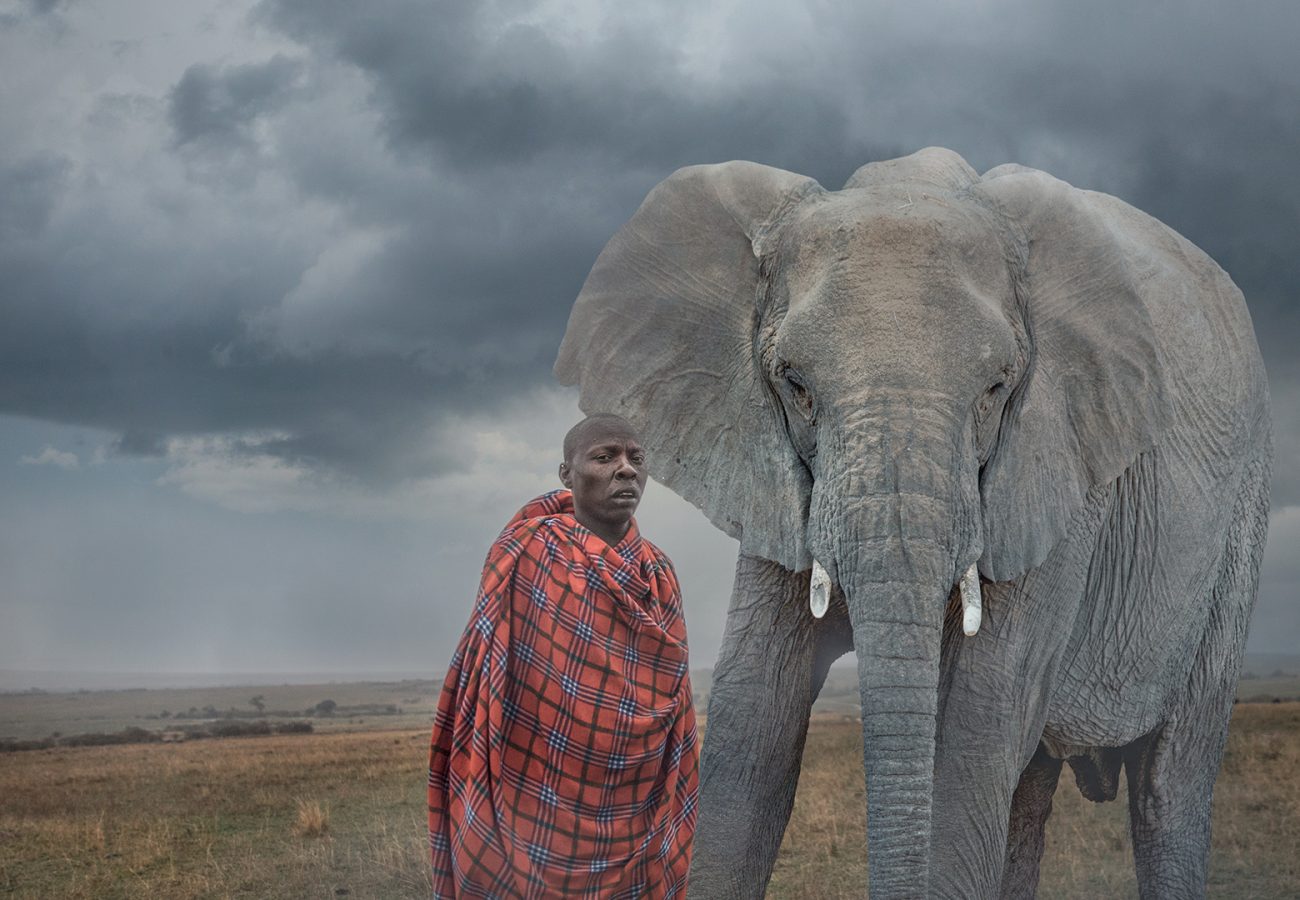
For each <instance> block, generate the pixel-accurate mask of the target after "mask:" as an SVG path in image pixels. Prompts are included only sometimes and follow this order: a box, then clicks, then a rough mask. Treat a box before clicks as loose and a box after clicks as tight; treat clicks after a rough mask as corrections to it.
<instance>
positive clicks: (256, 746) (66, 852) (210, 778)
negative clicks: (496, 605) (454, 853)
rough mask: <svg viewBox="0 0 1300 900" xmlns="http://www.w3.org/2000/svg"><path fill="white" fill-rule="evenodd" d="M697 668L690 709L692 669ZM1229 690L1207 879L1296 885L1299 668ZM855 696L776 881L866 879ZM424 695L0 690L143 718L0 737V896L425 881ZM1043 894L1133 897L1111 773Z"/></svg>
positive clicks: (1073, 810) (1216, 886)
mask: <svg viewBox="0 0 1300 900" xmlns="http://www.w3.org/2000/svg"><path fill="white" fill-rule="evenodd" d="M694 679H695V682H696V689H697V693H698V694H699V695H700V698H699V701H698V702H699V706H700V708H701V709H703V708H704V705H705V703H704V700H705V698H704V695H705V694H707V685H708V679H707V674H706V673H703V672H701V673H698V674H696V675H695V676H694ZM1239 693H1240V696H1241V698H1242V700H1243V702H1240V703H1238V704H1237V706H1236V707H1235V709H1234V715H1233V720H1232V728H1231V733H1230V737H1229V741H1228V747H1227V753H1226V757H1225V760H1224V765H1223V770H1222V772H1221V774H1220V776H1219V781H1218V786H1217V788H1216V791H1215V799H1214V819H1213V829H1214V844H1213V849H1212V854H1211V860H1210V885H1209V894H1210V896H1211V897H1232V898H1237V897H1242V898H1294V897H1300V702H1297V699H1296V698H1297V697H1300V677H1297V675H1296V674H1295V673H1293V672H1281V671H1278V672H1274V673H1273V674H1272V675H1270V676H1260V677H1254V678H1250V679H1247V680H1243V681H1242V684H1241V690H1240V692H1239ZM853 694H854V689H853V685H852V677H851V673H847V672H841V673H839V674H838V675H833V676H832V679H831V681H830V682H829V683H828V685H827V687H826V689H825V691H824V692H823V696H822V699H821V700H819V703H818V707H817V710H816V712H815V714H814V719H813V723H812V726H811V728H810V731H809V737H808V745H807V750H806V752H805V755H804V763H803V772H802V775H801V778H800V782H799V790H798V795H797V798H796V802H795V808H794V813H793V815H792V816H791V819H790V824H789V827H788V828H787V830H786V836H785V841H784V843H783V845H782V848H781V854H780V857H779V859H778V861H777V864H776V870H775V872H774V874H773V877H772V882H771V885H770V887H769V890H768V896H769V897H773V898H819V900H820V898H828V900H834V898H841V897H844V898H847V897H861V896H862V894H863V888H862V885H865V883H866V874H867V872H866V868H867V862H866V838H865V824H866V823H865V820H864V816H863V808H864V796H865V785H864V782H863V775H862V766H861V763H860V755H859V754H860V751H861V732H860V726H859V724H858V722H857V718H856V704H855V703H854V699H853ZM435 700H436V684H434V683H433V682H427V681H426V682H392V683H366V684H328V685H326V684H322V685H292V686H289V685H285V686H267V687H262V688H250V687H239V688H191V689H185V690H172V691H163V690H148V691H143V690H137V691H104V692H100V691H96V692H74V693H48V694H46V693H38V692H23V693H9V694H0V738H13V739H15V740H11V741H9V742H8V744H9V746H10V747H11V748H12V747H14V746H16V745H17V740H16V739H24V740H31V739H35V738H41V737H46V738H48V736H49V735H50V734H51V732H55V731H57V732H60V733H61V735H73V734H77V733H85V732H87V731H94V732H100V733H120V731H121V730H125V729H138V730H143V731H148V732H155V733H156V735H157V736H156V737H155V736H151V738H152V739H150V740H148V741H147V742H143V743H121V744H112V745H105V746H68V745H64V744H60V743H58V741H57V740H56V741H55V742H53V743H52V745H51V746H48V747H45V748H44V749H27V750H12V752H4V753H0V896H5V897H15V898H19V897H22V898H37V897H39V898H135V897H149V898H200V897H201V898H209V897H211V898H224V897H252V898H314V897H320V898H328V897H350V898H370V897H374V898H390V897H391V898H406V897H412V898H415V897H427V896H429V887H428V877H427V856H426V850H425V846H426V845H425V808H424V807H425V804H424V774H425V765H426V761H427V745H428V722H429V720H430V717H431V715H432V710H433V704H434V702H435ZM252 701H256V702H252ZM1247 701H1249V702H1247ZM1274 701H1277V702H1274ZM164 712H166V713H167V715H166V716H163V715H162V713H164ZM209 713H216V715H215V716H212V715H209ZM280 719H283V720H285V721H296V722H310V723H311V725H312V731H311V732H309V733H285V734H276V733H271V734H266V735H260V736H250V737H203V738H195V737H190V739H186V740H181V739H179V735H181V734H183V733H184V732H186V731H187V730H188V731H189V733H190V734H191V735H193V734H199V733H204V732H205V731H206V729H207V726H211V725H212V724H213V723H217V722H221V721H230V720H237V721H253V722H257V721H269V722H271V723H272V724H273V725H274V724H275V723H276V722H277V720H280ZM706 727H707V725H706ZM218 730H219V729H218ZM271 730H272V731H273V732H274V730H275V729H274V728H272V729H271ZM300 731H301V728H300ZM163 732H167V733H168V734H169V735H170V739H169V740H168V742H165V743H164V742H162V741H161V740H160V739H159V738H160V736H161V734H162V733H163ZM133 734H136V736H137V737H138V731H136V732H133ZM38 743H39V742H38ZM0 745H2V744H0ZM1039 896H1040V897H1044V898H1057V897H1063V898H1075V897H1078V898H1084V897H1086V898H1097V897H1135V896H1136V885H1135V882H1134V877H1133V870H1132V848H1131V844H1130V840H1129V835H1128V815H1127V802H1126V799H1125V796H1124V788H1123V786H1122V782H1121V788H1120V795H1119V797H1118V798H1117V799H1116V800H1115V801H1113V802H1111V803H1105V804H1093V803H1091V802H1089V801H1087V800H1085V799H1084V798H1083V797H1082V796H1081V795H1080V794H1079V791H1078V789H1077V788H1076V787H1075V786H1074V783H1073V779H1072V778H1071V776H1070V771H1069V769H1068V768H1066V769H1065V770H1063V773H1062V777H1061V783H1060V787H1059V788H1058V790H1057V794H1056V800H1055V806H1054V811H1053V815H1052V818H1051V820H1050V822H1049V824H1048V831H1047V849H1046V853H1045V855H1044V859H1043V865H1042V881H1041V883H1040V888H1039Z"/></svg>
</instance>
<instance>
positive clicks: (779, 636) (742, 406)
mask: <svg viewBox="0 0 1300 900" xmlns="http://www.w3.org/2000/svg"><path fill="white" fill-rule="evenodd" d="M556 373H557V375H558V376H559V378H560V380H561V381H563V382H565V383H570V384H571V383H578V384H580V385H581V405H582V407H583V409H585V410H588V411H596V410H605V411H610V412H616V413H618V414H620V415H623V416H625V417H626V418H628V419H629V420H630V421H631V422H632V423H633V424H634V425H635V426H636V427H637V428H638V430H639V431H640V433H641V435H642V437H643V439H644V443H645V445H646V446H647V449H648V450H649V453H650V465H651V471H652V474H653V475H654V476H655V477H656V478H657V479H659V480H660V481H663V482H664V483H666V484H668V485H669V486H670V487H672V488H673V489H674V490H676V491H677V492H678V493H680V494H681V495H682V496H683V497H685V498H686V499H687V500H689V501H691V502H692V503H694V504H696V505H697V506H699V507H700V508H701V509H702V510H704V512H705V513H706V514H707V515H708V516H709V518H710V519H711V520H712V521H713V522H714V523H715V524H716V525H717V526H718V527H720V528H722V529H723V530H725V531H726V532H728V533H729V534H731V535H733V536H735V537H738V538H739V539H740V544H741V554H740V558H739V562H738V564H737V569H736V581H735V591H734V595H733V597H732V602H731V609H730V611H729V613H728V617H727V627H726V637H725V640H724V645H723V648H722V651H721V655H720V658H719V661H718V665H717V668H716V670H715V674H714V682H713V693H712V697H711V699H710V703H709V709H708V713H709V715H708V729H707V736H706V739H705V744H704V750H703V757H702V786H701V798H700V820H699V826H698V830H697V832H696V841H695V859H694V866H693V869H692V872H691V894H692V896H695V897H703V898H717V897H758V896H761V894H762V892H763V889H764V886H765V885H766V883H767V880H768V878H769V876H770V874H771V870H772V864H773V861H774V860H775V857H776V852H777V848H778V845H779V844H780V841H781V837H782V833H783V831H784V829H785V824H786V821H787V819H788V817H789V812H790V807H791V804H792V802H793V798H794V793H795V785H796V782H797V780H798V775H799V763H800V757H801V754H802V752H803V744H804V738H805V735H806V731H807V723H808V713H809V708H810V706H811V704H812V702H813V700H814V699H815V698H816V696H817V692H818V690H819V689H820V688H821V685H822V682H823V680H824V678H825V675H826V669H827V666H828V665H829V664H830V663H831V662H832V661H833V660H834V659H836V658H837V657H839V656H841V655H842V654H844V653H845V652H847V651H848V650H849V649H850V648H852V649H854V650H856V651H857V655H858V675H859V680H860V684H861V694H862V711H863V718H862V729H863V737H864V742H865V749H864V764H865V767H866V776H867V822H868V829H867V834H868V848H869V861H870V890H871V896H872V897H874V898H878V900H882V898H891V897H926V896H935V897H954V898H966V900H969V898H978V897H994V896H1006V897H1027V896H1032V895H1033V893H1034V890H1035V886H1036V884H1037V879H1038V862H1039V857H1040V855H1041V851H1042V843H1043V824H1044V821H1045V820H1046V818H1047V815H1048V813H1049V812H1050V809H1051V800H1052V792H1053V791H1054V789H1055V787H1056V783H1057V778H1058V775H1059V773H1060V769H1061V764H1062V761H1068V762H1069V764H1070V765H1071V767H1072V768H1073V770H1074V773H1075V777H1076V779H1077V780H1078V781H1079V784H1080V786H1081V788H1082V790H1083V791H1084V793H1085V794H1086V795H1087V796H1089V797H1091V798H1092V799H1094V800H1102V799H1111V798H1113V797H1114V796H1115V790H1116V787H1117V784H1118V779H1119V775H1120V771H1121V768H1122V769H1123V771H1124V772H1125V774H1126V776H1127V778H1128V784H1129V796H1130V798H1131V800H1130V812H1131V817H1132V829H1133V844H1134V851H1135V856H1136V860H1137V870H1138V881H1139V884H1140V886H1141V891H1142V896H1144V897H1188V896H1200V895H1202V894H1203V893H1204V889H1205V888H1204V885H1205V864H1206V855H1207V850H1208V845H1209V821H1210V799H1211V793H1212V790H1213V785H1214V779H1215V776H1216V774H1217V772H1218V769H1219V763H1220V759H1221V755H1222V750H1223V743H1224V739H1225V737H1226V728H1227V721H1228V716H1229V713H1230V710H1231V704H1232V696H1233V691H1234V687H1235V685H1236V682H1237V675H1238V669H1239V666H1240V662H1241V653H1242V646H1243V643H1244V641H1245V637H1246V629H1247V622H1248V620H1249V617H1250V611H1251V607H1252V605H1253V602H1254V598H1255V588H1256V582H1257V573H1258V568H1259V559H1260V555H1261V552H1262V549H1263V543H1264V535H1265V528H1266V525H1267V506H1268V498H1267V493H1268V488H1267V485H1268V472H1269V462H1270V439H1269V416H1268V398H1267V388H1266V385H1265V381H1264V371H1263V367H1262V364H1261V361H1260V357H1259V351H1258V348H1257V345H1256V342H1255V338H1254V334H1253V331H1252V328H1251V323H1250V318H1249V315H1248V314H1247V311H1246V307H1245V304H1244V303H1243V301H1242V297H1241V294H1240V292H1239V291H1238V290H1237V289H1236V288H1235V287H1234V286H1233V284H1232V283H1231V281H1230V280H1229V279H1228V277H1227V275H1225V274H1224V272H1223V271H1222V270H1221V269H1219V268H1218V266H1216V265H1215V264H1214V263H1213V262H1212V261H1211V260H1210V259H1209V258H1207V257H1206V256H1205V255H1204V254H1203V253H1202V252H1201V251H1199V250H1198V249H1197V248H1196V247H1194V246H1192V245H1191V244H1190V243H1188V242H1187V241H1186V240H1185V239H1183V238H1181V237H1180V236H1178V235H1177V234H1175V233H1173V232H1172V231H1170V230H1169V229H1168V228H1166V227H1165V226H1163V225H1161V224H1160V223H1159V222H1156V221H1155V220H1153V219H1151V218H1150V217H1148V216H1146V215H1144V214H1143V213H1141V212H1138V211H1137V210H1135V209H1133V208H1131V207H1129V206H1127V205H1125V204H1124V203H1122V202H1120V201H1119V200H1116V199H1114V198H1113V197H1109V196H1105V195H1102V194H1095V193H1090V192H1087V191H1080V190H1076V189H1075V188H1072V187H1071V186H1069V185H1067V184H1065V183H1063V182H1061V181H1058V180H1056V179H1054V178H1052V177H1050V176H1048V175H1046V174H1044V173H1041V172H1037V171H1033V170H1029V169H1025V168H1022V167H1019V166H1001V167H999V168H997V169H994V170H992V171H990V172H987V173H985V174H984V175H983V176H982V177H981V176H978V175H977V174H976V173H975V172H974V171H973V170H972V169H971V168H970V167H969V166H968V165H967V164H966V163H965V161H963V160H962V159H961V158H960V157H959V156H957V155H956V154H954V153H951V152H949V151H946V150H938V149H930V150H924V151H921V152H919V153H916V154H914V155H912V156H908V157H905V158H902V159H897V160H891V161H888V162H880V163H872V164H870V165H867V166H864V167H863V168H862V169H860V170H859V171H858V172H857V173H855V174H854V176H853V177H852V178H851V179H850V180H849V182H848V183H847V184H846V185H845V187H844V189H843V190H840V191H834V192H832V191H826V190H824V189H823V188H822V187H821V186H820V185H818V184H817V183H816V182H814V181H812V180H811V179H808V178H804V177H801V176H798V175H794V174H792V173H789V172H784V171H780V170H777V169H771V168H768V167H765V166H760V165H756V164H753V163H746V162H732V163H725V164H722V165H715V166H699V167H693V168H687V169H682V170H680V171H678V172H677V173H675V174H674V175H672V176H671V177H670V178H668V179H667V180H665V181H664V182H663V183H662V184H660V185H659V186H658V187H656V188H655V189H654V191H653V192H651V194H650V195H649V197H647V199H646V200H645V202H644V204H643V205H642V206H641V208H640V210H639V211H638V212H637V213H636V215H635V216H634V217H633V218H632V220H631V221H630V222H628V224H627V225H626V226H624V227H623V229H622V230H620V231H619V233H618V234H617V235H616V236H615V237H614V238H613V239H612V240H611V241H610V243H609V244H608V246H607V247H606V248H605V250H604V252H603V253H602V254H601V256H600V258H599V260H598V261H597V262H596V265H595V267H594V268H593V270H592V272H591V275H590V277H589V278H588V280H587V282H586V284H585V286H584V287H583V290H582V294H581V295H580V296H579V298H578V300H577V303H576V305H575V306H574V309H573V313H572V317H571V318H570V321H569V328H568V332H567V334H566V335H565V339H564V344H563V346H562V347H561V350H560V356H559V360H558V362H557V363H556ZM814 557H815V558H816V559H817V560H818V561H819V562H821V563H822V564H823V565H824V566H825V567H826V569H827V570H828V571H829V573H830V575H831V577H832V579H833V582H834V585H835V590H834V592H833V596H832V603H831V610H830V613H829V614H828V615H827V616H826V618H825V619H822V620H815V619H813V618H812V616H811V614H810V613H809V610H808V584H809V569H810V567H811V565H812V559H813V558H814ZM972 562H978V566H979V572H980V576H981V583H982V585H983V596H984V623H983V627H982V628H981V630H980V631H979V633H978V634H977V635H975V636H974V637H965V636H963V634H962V633H961V628H960V624H959V617H960V604H959V601H958V599H957V592H956V590H955V589H954V585H955V584H956V582H957V581H958V579H959V577H960V575H961V573H962V572H964V571H965V570H966V569H967V567H968V566H970V564H971V563H972Z"/></svg>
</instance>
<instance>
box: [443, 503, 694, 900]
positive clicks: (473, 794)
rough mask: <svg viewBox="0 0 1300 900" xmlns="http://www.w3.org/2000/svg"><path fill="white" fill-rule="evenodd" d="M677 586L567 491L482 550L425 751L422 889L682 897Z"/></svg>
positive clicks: (685, 754) (685, 850) (685, 816)
mask: <svg viewBox="0 0 1300 900" xmlns="http://www.w3.org/2000/svg"><path fill="white" fill-rule="evenodd" d="M698 782H699V776H698V750H697V737H696V730H695V712H694V707H693V706H692V702H691V685H690V675H689V670H688V667H687V658H686V625H685V621H684V620H683V618H682V609H681V592H680V589H679V587H678V584H677V576H676V574H675V573H674V572H673V568H672V564H671V563H670V562H669V560H668V557H667V556H665V555H664V553H663V552H662V551H661V550H659V548H657V547H655V546H654V545H653V544H651V543H650V542H649V541H647V540H645V539H644V538H643V537H641V535H640V532H639V531H638V530H637V526H636V522H635V521H633V522H632V523H631V526H630V527H629V529H628V532H627V535H626V536H625V537H624V538H623V540H622V541H620V542H619V544H618V546H617V547H614V548H610V547H609V545H607V544H606V543H605V542H604V541H603V540H602V539H600V538H599V537H597V536H596V535H595V534H593V533H592V532H591V531H588V530H587V529H586V528H584V527H583V526H582V525H580V524H578V521H577V520H576V519H575V518H574V516H573V498H572V495H571V494H570V493H569V492H568V491H553V492H551V493H549V494H545V495H543V496H542V497H539V498H537V499H536V500H533V501H532V502H530V503H529V504H527V505H526V506H525V507H524V508H523V509H521V510H520V511H519V513H518V514H517V515H516V516H515V517H514V519H512V520H511V522H510V523H509V524H508V525H507V526H506V528H505V530H504V531H503V532H501V536H500V537H499V538H497V540H496V542H495V543H494V544H493V545H492V548H491V550H490V551H489V552H488V557H487V562H486V564H485V565H484V567H483V578H482V582H481V584H480V587H479V593H478V598H477V600H476V602H475V605H474V612H473V614H472V615H471V617H470V621H469V625H468V626H467V627H466V629H465V633H464V635H463V636H462V637H461V640H460V644H459V646H458V647H457V649H456V653H455V656H454V657H453V659H452V663H451V669H450V671H448V673H447V678H446V680H445V681H444V682H443V687H442V694H441V697H440V698H439V700H438V712H437V715H436V716H435V718H434V725H433V740H432V747H431V751H430V756H429V843H430V848H431V851H432V855H433V887H434V896H435V897H448V898H450V897H526V898H533V897H557V896H561V897H601V898H607V897H610V898H622V897H627V898H631V897H652V898H666V897H684V896H685V894H686V879H687V870H688V869H689V867H690V859H691V837H692V834H693V832H694V830H695V815H696V794H697V789H698Z"/></svg>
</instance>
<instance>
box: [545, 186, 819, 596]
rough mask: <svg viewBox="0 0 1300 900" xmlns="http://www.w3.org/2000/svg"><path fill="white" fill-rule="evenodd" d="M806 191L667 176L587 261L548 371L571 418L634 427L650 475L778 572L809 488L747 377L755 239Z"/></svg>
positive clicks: (770, 410) (789, 564) (800, 560)
mask: <svg viewBox="0 0 1300 900" xmlns="http://www.w3.org/2000/svg"><path fill="white" fill-rule="evenodd" d="M820 191H821V187H820V186H819V185H818V184H817V182H815V181H813V180H812V179H811V178H806V177H803V176H800V175H795V174H793V173H790V172H786V171H782V170H780V169H773V168H769V167H767V166H761V165H758V164H756V163H750V162H729V163H722V164H720V165H711V166H692V167H689V168H685V169H680V170H678V171H677V172H675V173H674V174H672V175H671V176H669V177H668V178H667V179H665V180H664V181H663V182H661V183H660V184H659V185H658V186H657V187H655V189H654V190H653V191H651V192H650V194H649V196H647V197H646V199H645V202H644V203H642V204H641V208H640V209H638V210H637V212H636V214H635V215H634V216H633V217H632V219H631V220H630V221H629V222H628V223H627V224H626V225H624V226H623V228H622V229H620V230H619V232H618V233H617V234H615V235H614V237H613V238H611V239H610V241H609V243H608V244H607V245H606V246H605V249H604V251H602V252H601V254H600V257H599V258H598V259H597V260H596V264H595V266H594V267H593V268H592V270H591V274H590V275H588V276H587V281H586V283H585V284H584V285H583V287H582V291H581V293H580V294H579V295H578V299H577V301H576V302H575V303H574V306H573V311H572V312H571V313H570V316H569V325H568V329H567V331H566V332H565V335H564V341H563V343H562V344H561V346H560V353H559V358H558V359H557V360H556V363H555V375H556V377H557V378H558V379H559V380H560V382H561V383H563V384H575V383H576V384H578V385H579V386H580V389H581V393H580V398H579V405H580V406H581V407H582V409H583V410H584V411H586V412H589V413H590V412H612V413H617V414H618V415H621V416H623V417H624V418H626V419H627V420H628V421H629V422H631V423H632V424H633V425H634V426H635V427H636V429H637V431H638V432H639V434H640V437H641V441H642V443H643V444H644V446H645V448H646V451H647V458H648V466H649V470H650V473H651V474H652V475H653V476H654V477H655V478H656V479H658V480H659V481H661V482H663V483H664V484H666V485H668V486H669V487H670V488H672V489H673V490H674V491H676V492H677V493H678V494H680V495H681V496H682V497H683V498H685V499H686V500H688V501H689V502H691V503H693V504H694V505H696V506H698V507H699V508H700V509H701V510H703V511H704V513H705V515H707V516H708V517H709V519H710V521H712V522H713V524H714V525H716V526H717V527H719V528H721V529H722V530H723V531H725V532H726V533H727V534H729V535H731V536H732V537H735V538H739V539H740V545H741V550H742V551H743V552H745V553H749V554H752V555H756V556H761V557H764V558H766V559H770V560H774V561H776V562H778V563H780V564H781V565H783V566H785V567H786V568H788V569H792V570H800V569H805V568H807V567H808V565H809V562H808V552H807V550H806V549H805V528H806V524H807V516H808V498H809V492H810V488H811V479H810V477H809V474H808V471H807V469H806V468H805V467H804V465H803V463H802V461H801V460H800V459H799V457H798V455H797V454H796V453H795V451H794V449H793V447H792V445H791V443H790V441H789V438H788V437H787V435H786V432H785V424H784V418H783V416H782V415H781V413H780V411H779V410H778V408H777V407H776V405H775V401H774V398H773V397H772V396H771V395H770V393H769V391H770V388H769V387H768V385H767V383H766V380H765V379H764V377H763V374H762V372H761V371H760V369H759V365H758V358H757V355H756V349H755V339H756V330H757V328H758V323H759V320H760V315H759V312H760V311H759V309H758V306H757V296H758V289H759V283H760V277H761V276H760V257H761V255H762V253H763V250H764V246H765V239H766V238H767V237H768V236H769V235H770V234H771V233H772V232H773V230H774V229H775V228H776V227H777V225H778V223H779V222H780V220H781V219H782V217H783V216H784V215H785V214H786V213H787V212H788V211H789V210H790V209H792V208H793V207H794V206H795V205H797V204H798V203H799V202H800V201H801V200H803V199H804V198H805V197H807V196H808V195H810V194H812V193H816V192H820Z"/></svg>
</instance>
